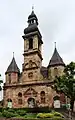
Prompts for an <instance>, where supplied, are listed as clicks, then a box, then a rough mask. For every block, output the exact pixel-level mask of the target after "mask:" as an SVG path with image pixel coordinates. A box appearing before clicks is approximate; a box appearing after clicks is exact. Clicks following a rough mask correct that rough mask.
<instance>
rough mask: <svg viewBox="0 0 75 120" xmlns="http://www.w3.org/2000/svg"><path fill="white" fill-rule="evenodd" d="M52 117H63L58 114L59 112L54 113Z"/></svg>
mask: <svg viewBox="0 0 75 120" xmlns="http://www.w3.org/2000/svg"><path fill="white" fill-rule="evenodd" d="M53 115H54V116H58V117H63V115H62V114H61V113H59V112H54V113H53Z"/></svg>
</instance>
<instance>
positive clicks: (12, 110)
mask: <svg viewBox="0 0 75 120" xmlns="http://www.w3.org/2000/svg"><path fill="white" fill-rule="evenodd" d="M7 111H8V112H12V113H15V110H14V109H12V108H9V109H8V110H7Z"/></svg>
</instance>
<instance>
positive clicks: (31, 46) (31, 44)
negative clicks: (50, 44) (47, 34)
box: [29, 38, 33, 49]
mask: <svg viewBox="0 0 75 120" xmlns="http://www.w3.org/2000/svg"><path fill="white" fill-rule="evenodd" d="M32 48H33V39H32V38H30V39H29V49H32Z"/></svg>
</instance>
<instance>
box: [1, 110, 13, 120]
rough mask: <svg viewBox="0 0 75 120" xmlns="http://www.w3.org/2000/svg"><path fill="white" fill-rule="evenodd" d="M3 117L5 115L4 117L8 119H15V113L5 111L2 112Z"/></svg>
mask: <svg viewBox="0 0 75 120" xmlns="http://www.w3.org/2000/svg"><path fill="white" fill-rule="evenodd" d="M2 115H3V116H4V117H6V118H11V117H14V113H12V112H8V111H6V110H4V111H3V112H2Z"/></svg>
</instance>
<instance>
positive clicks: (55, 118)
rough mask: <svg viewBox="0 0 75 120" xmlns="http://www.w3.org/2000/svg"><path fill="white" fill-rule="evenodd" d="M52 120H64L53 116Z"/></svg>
mask: <svg viewBox="0 0 75 120" xmlns="http://www.w3.org/2000/svg"><path fill="white" fill-rule="evenodd" d="M52 120H64V118H62V117H58V116H54V117H53V119H52Z"/></svg>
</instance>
